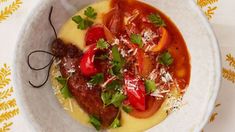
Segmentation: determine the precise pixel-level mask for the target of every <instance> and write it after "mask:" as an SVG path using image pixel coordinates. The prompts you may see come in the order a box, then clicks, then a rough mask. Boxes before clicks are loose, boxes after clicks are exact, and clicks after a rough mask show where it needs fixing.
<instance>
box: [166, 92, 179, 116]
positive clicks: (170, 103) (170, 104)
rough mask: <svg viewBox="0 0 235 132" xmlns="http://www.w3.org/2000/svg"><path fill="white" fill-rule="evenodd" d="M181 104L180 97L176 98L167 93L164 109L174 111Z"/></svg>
mask: <svg viewBox="0 0 235 132" xmlns="http://www.w3.org/2000/svg"><path fill="white" fill-rule="evenodd" d="M182 106H183V101H182V97H178V98H176V97H174V96H172V95H171V94H169V97H168V99H167V107H166V110H168V112H170V113H172V112H175V111H177V110H179V109H180V108H181V107H182Z"/></svg>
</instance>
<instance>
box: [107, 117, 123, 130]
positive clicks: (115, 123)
mask: <svg viewBox="0 0 235 132" xmlns="http://www.w3.org/2000/svg"><path fill="white" fill-rule="evenodd" d="M120 126H121V122H120V120H119V119H118V118H117V117H116V118H115V119H114V120H113V122H112V124H111V125H110V127H111V128H118V127H120Z"/></svg>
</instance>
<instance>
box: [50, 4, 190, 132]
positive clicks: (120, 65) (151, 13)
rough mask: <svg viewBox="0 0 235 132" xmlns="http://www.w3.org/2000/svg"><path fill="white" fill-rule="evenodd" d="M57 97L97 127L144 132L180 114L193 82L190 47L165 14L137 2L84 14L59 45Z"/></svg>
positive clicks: (54, 73)
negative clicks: (182, 103)
mask: <svg viewBox="0 0 235 132" xmlns="http://www.w3.org/2000/svg"><path fill="white" fill-rule="evenodd" d="M51 52H52V54H53V55H54V56H55V58H56V61H55V62H54V63H53V65H52V68H51V72H50V74H51V80H52V86H53V88H54V90H55V93H56V95H57V97H58V99H59V101H60V103H61V104H63V106H64V108H65V109H66V110H67V111H68V112H69V113H70V115H72V116H73V117H74V118H75V119H76V120H78V121H80V122H81V123H83V124H91V125H93V126H94V127H95V128H96V129H97V130H100V129H108V130H110V131H124V130H132V131H141V130H146V129H148V128H151V127H152V126H154V125H157V124H159V123H160V122H161V121H163V120H164V119H165V118H166V117H167V115H168V114H169V113H170V112H172V111H174V110H175V109H177V108H178V107H179V106H180V104H181V102H180V101H181V99H182V96H183V94H184V92H185V91H186V89H187V87H188V85H189V80H190V57H189V53H188V50H187V47H186V43H185V41H184V39H183V37H182V35H181V33H180V32H179V30H178V29H177V27H176V26H175V25H174V24H173V22H172V21H171V20H170V19H169V18H168V17H167V16H166V15H164V14H163V13H162V12H160V11H159V10H157V9H156V8H153V7H151V6H149V5H147V4H144V3H142V2H139V1H136V0H104V1H100V2H97V3H94V4H91V5H89V6H88V7H86V8H84V9H82V10H81V11H79V12H78V13H77V14H75V15H74V16H72V18H70V19H69V20H68V21H67V22H66V23H65V24H64V25H63V27H62V28H61V30H60V32H59V34H58V38H57V39H56V40H54V42H53V43H52V45H51Z"/></svg>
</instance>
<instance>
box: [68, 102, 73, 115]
mask: <svg viewBox="0 0 235 132" xmlns="http://www.w3.org/2000/svg"><path fill="white" fill-rule="evenodd" d="M69 107H70V111H71V112H73V104H72V100H71V99H69Z"/></svg>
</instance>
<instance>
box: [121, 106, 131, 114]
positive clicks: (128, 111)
mask: <svg viewBox="0 0 235 132" xmlns="http://www.w3.org/2000/svg"><path fill="white" fill-rule="evenodd" d="M122 109H123V110H124V111H125V112H126V113H130V112H131V111H132V107H130V106H127V105H124V106H122Z"/></svg>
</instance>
